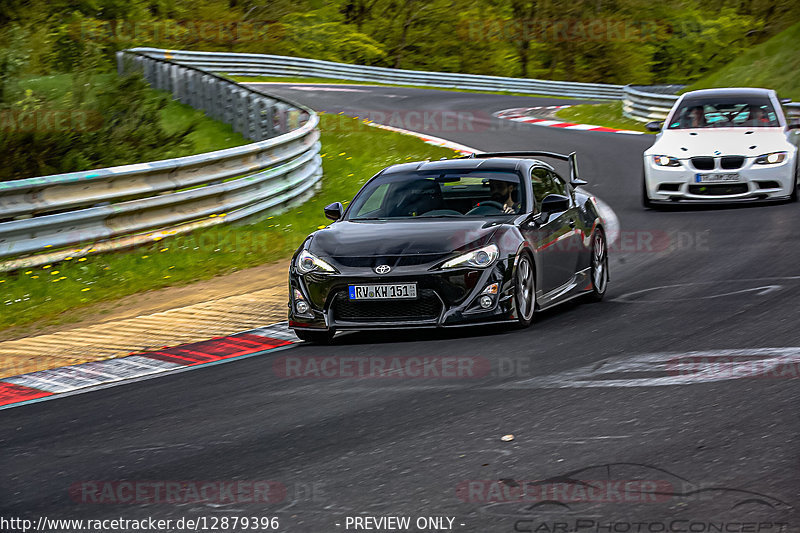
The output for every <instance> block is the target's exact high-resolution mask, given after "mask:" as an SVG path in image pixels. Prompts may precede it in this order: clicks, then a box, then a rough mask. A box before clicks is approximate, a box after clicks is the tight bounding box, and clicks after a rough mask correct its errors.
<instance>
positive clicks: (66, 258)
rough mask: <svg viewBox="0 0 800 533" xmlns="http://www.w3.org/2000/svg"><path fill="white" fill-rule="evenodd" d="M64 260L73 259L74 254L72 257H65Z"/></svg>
mask: <svg viewBox="0 0 800 533" xmlns="http://www.w3.org/2000/svg"><path fill="white" fill-rule="evenodd" d="M64 261H72V256H70V257H65V258H64Z"/></svg>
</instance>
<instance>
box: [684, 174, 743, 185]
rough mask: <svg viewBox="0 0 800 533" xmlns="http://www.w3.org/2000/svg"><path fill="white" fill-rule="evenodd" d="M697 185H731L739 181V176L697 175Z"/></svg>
mask: <svg viewBox="0 0 800 533" xmlns="http://www.w3.org/2000/svg"><path fill="white" fill-rule="evenodd" d="M694 181H695V183H731V182H737V181H739V174H738V173H736V172H726V173H714V174H699V173H698V174H695V175H694Z"/></svg>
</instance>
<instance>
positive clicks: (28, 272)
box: [25, 270, 33, 274]
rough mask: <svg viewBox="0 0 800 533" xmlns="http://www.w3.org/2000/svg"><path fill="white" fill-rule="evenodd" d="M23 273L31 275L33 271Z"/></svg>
mask: <svg viewBox="0 0 800 533" xmlns="http://www.w3.org/2000/svg"><path fill="white" fill-rule="evenodd" d="M25 273H26V274H33V270H28V271H27V272H25Z"/></svg>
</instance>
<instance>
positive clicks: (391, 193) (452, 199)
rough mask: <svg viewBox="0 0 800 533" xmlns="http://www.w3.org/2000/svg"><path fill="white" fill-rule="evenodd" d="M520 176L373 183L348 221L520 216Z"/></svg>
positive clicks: (434, 175) (426, 176)
mask: <svg viewBox="0 0 800 533" xmlns="http://www.w3.org/2000/svg"><path fill="white" fill-rule="evenodd" d="M522 200H523V192H522V188H521V187H520V180H519V176H518V175H517V174H515V173H514V172H503V171H498V172H494V171H486V170H483V171H475V172H470V171H466V172H464V171H461V172H452V173H450V172H448V173H443V172H441V171H436V172H410V173H407V174H392V175H389V176H386V177H383V178H378V179H376V180H373V181H372V182H370V183H369V184H367V185H366V186H365V187H364V188H363V189H362V190H361V192H359V193H358V196H356V198H355V200H353V205H352V206H351V207H350V209H349V210H348V215H347V219H348V220H370V219H372V220H375V219H396V218H417V217H426V218H434V217H436V218H449V217H453V218H462V217H487V216H499V215H500V216H501V215H508V214H514V213H519V212H520V210H521V209H522Z"/></svg>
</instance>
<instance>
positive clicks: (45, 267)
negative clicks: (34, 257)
mask: <svg viewBox="0 0 800 533" xmlns="http://www.w3.org/2000/svg"><path fill="white" fill-rule="evenodd" d="M51 266H53V265H45V266H43V267H42V268H44V269H48V268H50V267H51Z"/></svg>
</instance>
